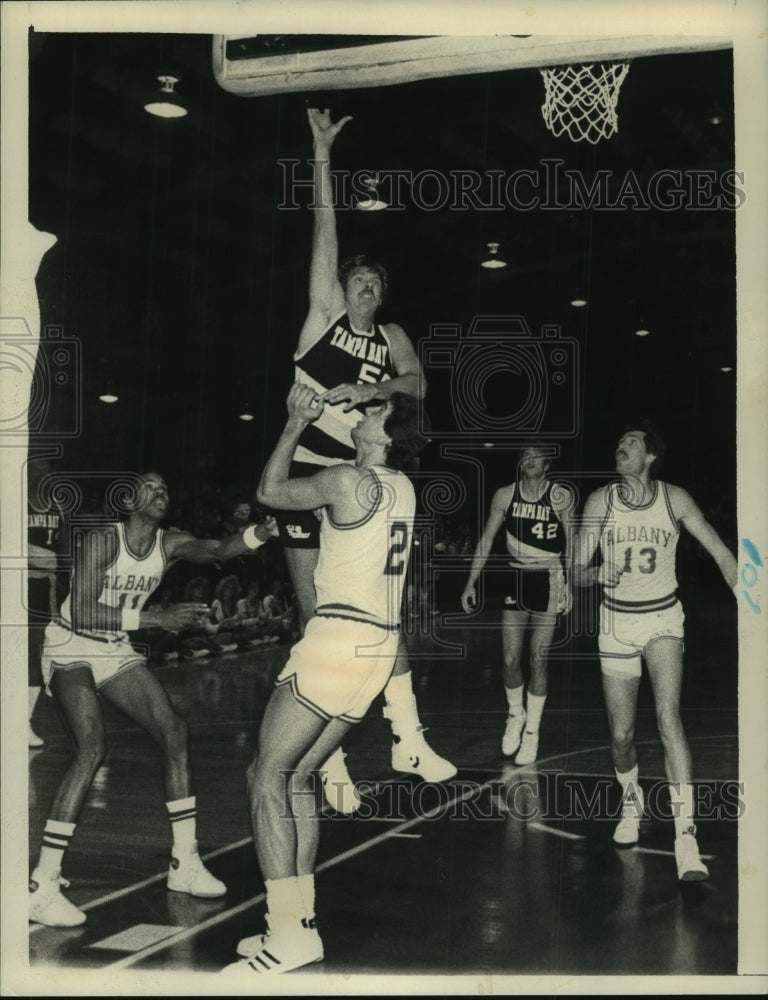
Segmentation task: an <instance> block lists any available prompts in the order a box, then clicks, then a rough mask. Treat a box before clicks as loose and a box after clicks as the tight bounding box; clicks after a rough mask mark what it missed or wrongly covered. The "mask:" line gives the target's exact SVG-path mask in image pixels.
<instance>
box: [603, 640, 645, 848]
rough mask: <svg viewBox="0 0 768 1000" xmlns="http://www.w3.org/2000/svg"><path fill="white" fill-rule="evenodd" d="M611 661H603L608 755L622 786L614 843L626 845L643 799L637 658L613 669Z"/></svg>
mask: <svg viewBox="0 0 768 1000" xmlns="http://www.w3.org/2000/svg"><path fill="white" fill-rule="evenodd" d="M614 667H615V664H614V663H612V662H611V661H608V663H607V664H606V662H605V661H604V662H603V671H602V678H603V696H604V698H605V707H606V710H607V712H608V726H609V729H610V734H611V757H612V758H613V766H614V769H615V773H616V779H617V781H618V782H619V784H620V785H621V793H622V798H621V819H620V821H619V823H618V825H617V827H616V829H615V831H614V834H613V840H614V843H615V844H617V845H618V846H621V847H628V846H630V845H631V844H635V843H637V840H638V837H639V835H640V818H641V816H642V814H643V808H644V798H643V792H642V789H641V788H640V784H639V769H638V762H637V748H636V746H635V726H636V722H637V695H638V691H639V688H640V659H639V656H638V657H635V658H633V659H632V660H623V661H621V666H620V669H614Z"/></svg>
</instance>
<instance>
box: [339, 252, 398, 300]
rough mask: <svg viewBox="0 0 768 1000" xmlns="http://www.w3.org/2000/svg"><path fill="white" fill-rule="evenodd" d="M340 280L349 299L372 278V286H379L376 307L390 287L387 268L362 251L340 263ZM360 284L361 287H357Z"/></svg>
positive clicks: (345, 295)
mask: <svg viewBox="0 0 768 1000" xmlns="http://www.w3.org/2000/svg"><path fill="white" fill-rule="evenodd" d="M338 273H339V282H340V284H341V287H342V288H343V289H344V297H345V298H346V299H347V300H349V299H350V298H354V296H355V295H356V294H359V292H361V291H362V290H363V288H364V287H365V283H366V280H369V279H370V280H371V284H372V286H377V292H376V295H377V299H376V307H378V306H380V305H381V304H382V302H383V301H384V300H385V298H386V297H387V290H388V288H389V277H388V275H387V272H386V269H385V268H384V267H382V265H381V264H379V262H378V261H376V260H374V259H373V257H369V256H368V255H367V254H364V253H360V254H356V255H355V256H354V257H347V258H346V260H343V261H342V262H341V264H339V272H338ZM357 285H359V286H360V288H356V286H357Z"/></svg>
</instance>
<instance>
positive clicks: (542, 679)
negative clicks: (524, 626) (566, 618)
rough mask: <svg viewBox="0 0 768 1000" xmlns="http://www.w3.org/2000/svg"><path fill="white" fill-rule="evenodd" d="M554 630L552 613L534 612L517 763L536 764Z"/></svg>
mask: <svg viewBox="0 0 768 1000" xmlns="http://www.w3.org/2000/svg"><path fill="white" fill-rule="evenodd" d="M554 633H555V621H554V618H553V617H551V616H546V617H545V616H543V615H532V616H531V623H530V642H529V656H530V667H531V677H530V680H529V682H528V692H527V696H526V704H525V728H524V729H523V735H522V740H521V742H520V749H519V751H518V753H517V756H516V757H515V763H516V764H533V762H534V761H535V760H536V757H537V755H538V751H539V727H540V725H541V716H542V714H543V712H544V704H545V703H546V700H547V681H548V666H547V658H548V656H549V647H550V646H551V645H552V636H553V635H554Z"/></svg>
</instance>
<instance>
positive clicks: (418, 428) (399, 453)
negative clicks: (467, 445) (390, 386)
mask: <svg viewBox="0 0 768 1000" xmlns="http://www.w3.org/2000/svg"><path fill="white" fill-rule="evenodd" d="M429 426H430V425H429V417H428V415H427V412H426V410H423V409H421V407H420V406H419V402H418V400H417V399H415V398H414V397H413V396H408V395H406V394H405V393H404V392H393V393H392V395H391V396H390V397H389V406H388V408H387V411H386V417H385V419H384V432H385V433H386V434H387V435H388V437H389V440H390V444H389V445H388V447H387V456H386V461H387V465H388V466H389V467H390V468H391V469H405V468H407V467H408V465H409V464H410V462H411V461H412V460H413V459H414V458H415V457H416V456H417V455H418V454H419V452H420V451H421V450H422V448H424V446H425V445H427V444H429V438H428V437H427V436H426V435H427V434H429Z"/></svg>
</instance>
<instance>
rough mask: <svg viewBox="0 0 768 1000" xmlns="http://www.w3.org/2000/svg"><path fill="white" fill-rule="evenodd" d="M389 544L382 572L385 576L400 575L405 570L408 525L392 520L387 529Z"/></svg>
mask: <svg viewBox="0 0 768 1000" xmlns="http://www.w3.org/2000/svg"><path fill="white" fill-rule="evenodd" d="M389 537H390V539H391V544H390V546H389V552H388V553H387V564H386V566H385V567H384V572H385V573H386V574H387V576H401V575H402V574H403V573H404V572H405V550H406V548H407V546H408V525H407V524H406V523H405V522H404V521H394V522H393V523H392V526H391V527H390V529H389Z"/></svg>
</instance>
